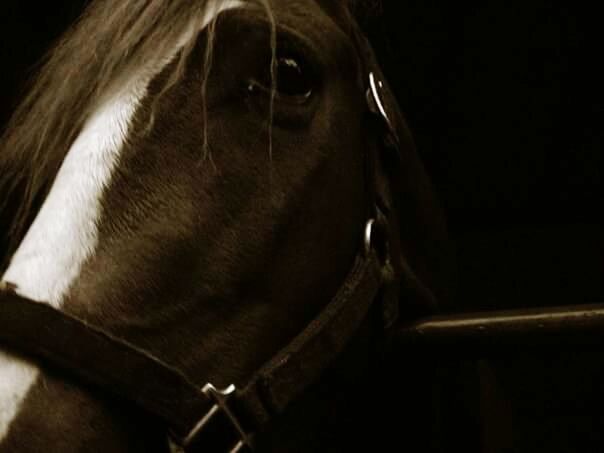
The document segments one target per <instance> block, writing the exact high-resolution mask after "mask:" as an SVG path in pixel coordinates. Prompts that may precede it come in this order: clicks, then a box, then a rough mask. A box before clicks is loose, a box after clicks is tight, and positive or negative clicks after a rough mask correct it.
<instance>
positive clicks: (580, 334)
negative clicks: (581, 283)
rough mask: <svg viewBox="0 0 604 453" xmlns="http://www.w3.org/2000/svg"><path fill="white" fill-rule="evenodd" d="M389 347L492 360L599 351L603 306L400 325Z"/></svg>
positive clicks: (471, 315)
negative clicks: (506, 355) (507, 356)
mask: <svg viewBox="0 0 604 453" xmlns="http://www.w3.org/2000/svg"><path fill="white" fill-rule="evenodd" d="M393 346H394V347H395V348H397V349H402V348H404V349H403V350H404V351H406V352H410V353H420V354H424V353H429V354H430V353H437V354H440V353H442V354H448V355H453V356H457V357H458V356H479V357H491V356H493V355H498V354H509V353H513V354H522V353H533V352H547V351H548V350H549V351H552V352H560V350H561V349H568V348H572V349H577V350H582V351H584V350H585V349H586V348H588V349H589V348H593V350H594V351H596V350H598V351H602V347H603V346H604V304H595V305H577V306H567V307H544V308H538V309H526V310H509V311H491V312H478V313H466V314H456V315H451V316H434V317H430V318H426V319H423V320H419V321H416V322H414V323H412V324H408V325H404V326H403V327H402V328H400V329H399V330H398V331H397V332H396V334H395V337H394V343H393Z"/></svg>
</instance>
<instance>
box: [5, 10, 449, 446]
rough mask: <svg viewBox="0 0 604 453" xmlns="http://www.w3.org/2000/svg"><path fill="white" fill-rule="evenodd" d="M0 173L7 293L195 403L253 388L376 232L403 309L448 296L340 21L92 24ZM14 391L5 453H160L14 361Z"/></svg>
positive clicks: (68, 40)
mask: <svg viewBox="0 0 604 453" xmlns="http://www.w3.org/2000/svg"><path fill="white" fill-rule="evenodd" d="M393 141H395V142H396V143H393ZM385 142H390V143H385ZM384 149H386V151H384ZM1 152H2V154H0V166H1V167H2V168H3V171H2V177H1V179H0V186H1V187H2V188H3V192H2V193H3V196H5V195H4V194H6V200H3V201H5V203H4V205H3V206H4V207H5V208H6V207H7V206H8V204H9V203H8V201H9V200H13V202H14V200H18V207H17V208H16V210H15V211H16V214H15V215H14V216H12V217H11V222H10V225H9V231H10V233H11V238H12V244H13V246H12V247H11V248H10V250H11V253H10V255H9V256H10V260H9V261H7V263H6V266H5V268H6V269H5V273H4V275H3V278H2V280H3V282H4V283H3V284H4V286H5V287H10V288H11V289H12V290H13V291H14V292H16V294H18V295H19V296H21V297H24V298H28V299H32V300H35V301H38V302H42V303H44V304H49V305H51V306H52V307H53V308H54V309H56V310H58V311H60V312H62V313H65V314H68V315H70V316H73V317H74V318H77V319H79V320H82V322H84V323H86V324H87V325H91V326H95V328H98V329H100V330H102V331H103V332H106V333H107V334H109V335H110V336H111V337H112V338H118V339H120V340H121V341H124V342H126V343H127V344H130V345H135V346H136V348H137V349H138V350H143V351H146V353H148V354H149V355H150V356H152V357H155V358H157V359H158V360H160V361H161V362H162V363H165V364H167V365H168V366H169V367H171V368H173V369H177V370H179V371H180V372H181V373H182V374H183V375H184V376H186V377H187V379H188V380H189V381H190V382H193V383H196V384H199V386H200V387H201V386H202V385H203V384H205V383H206V382H211V383H213V384H215V385H216V387H227V386H228V385H230V384H235V386H237V387H245V385H246V382H247V381H248V379H249V378H250V376H251V375H253V374H254V372H255V371H256V370H257V369H259V368H261V367H262V365H263V364H264V363H265V362H267V361H268V360H269V359H270V358H271V357H272V356H274V355H275V353H276V352H277V351H278V350H279V349H281V348H282V347H284V346H285V345H287V344H288V343H289V342H290V341H292V339H294V338H295V337H296V335H298V334H299V333H300V332H301V331H302V330H303V329H304V328H305V327H306V326H308V325H309V323H311V322H312V320H313V319H314V318H315V317H316V316H317V313H318V312H319V311H320V310H321V309H322V308H323V307H324V306H325V305H326V304H327V303H328V302H329V301H330V300H331V299H332V298H333V296H334V294H336V293H337V292H338V290H339V288H340V287H341V286H342V282H344V281H345V280H346V278H347V275H349V271H350V268H351V266H352V265H353V263H354V261H355V257H356V256H357V255H358V254H359V250H361V249H362V248H363V236H364V233H365V232H366V229H367V227H368V226H371V223H369V224H368V221H369V220H370V219H373V220H374V221H375V225H377V224H378V223H380V224H381V226H382V227H383V229H384V231H385V233H384V236H386V239H387V242H388V247H387V251H383V250H382V252H381V255H387V256H386V257H385V258H384V256H382V259H383V260H385V261H387V263H386V265H387V267H388V269H389V271H390V272H391V273H392V274H393V275H395V276H396V277H397V278H395V279H392V280H396V281H395V283H397V286H396V288H397V291H398V289H399V286H401V287H403V288H407V289H408V288H409V287H411V286H413V285H414V284H417V285H418V287H420V288H423V289H419V290H417V288H416V289H415V290H413V291H415V292H414V294H417V293H418V292H419V293H422V291H423V290H425V289H426V288H428V290H426V291H424V292H426V293H430V292H436V293H438V292H439V291H440V289H439V285H440V283H439V279H440V277H441V274H442V272H441V271H442V267H443V265H442V264H441V262H442V261H441V259H440V256H441V252H442V249H441V246H442V244H443V241H444V229H443V227H442V221H441V218H440V214H439V211H438V208H437V206H436V203H435V202H434V199H433V197H432V195H431V192H430V188H429V183H428V181H427V178H426V176H425V173H424V171H423V168H422V165H421V163H420V161H419V158H418V156H417V154H416V152H415V150H414V148H413V143H412V140H411V138H410V135H409V133H408V131H407V129H406V127H405V125H404V122H403V120H402V116H401V114H400V112H399V110H398V107H397V105H396V103H395V102H394V101H393V97H392V94H391V93H390V91H389V89H388V87H387V85H386V82H385V80H384V78H383V76H382V74H381V72H380V70H379V67H378V66H377V63H376V62H375V59H374V56H373V53H372V51H371V49H370V47H369V45H368V43H367V41H366V39H365V38H364V37H363V36H362V35H361V33H360V31H359V28H358V26H357V25H356V23H355V22H354V19H353V14H352V12H351V5H350V2H348V1H344V0H275V1H271V2H268V1H264V0H263V1H260V0H259V1H243V0H233V1H231V0H225V1H219V0H209V1H202V0H196V1H190V0H186V1H185V0H178V1H173V2H164V1H159V0H158V1H155V0H147V1H137V0H119V1H118V0H106V1H96V2H93V3H92V4H91V6H90V7H89V8H88V11H87V12H86V14H85V15H84V16H83V17H82V19H81V21H80V22H79V23H78V24H77V25H76V26H75V27H74V29H73V30H71V31H70V32H69V33H68V34H67V36H66V37H65V38H64V39H63V41H62V42H61V43H60V44H59V46H58V47H57V48H56V49H55V50H54V52H53V53H52V54H51V56H50V58H49V61H48V63H47V65H46V67H45V69H44V71H43V73H42V74H41V76H40V78H39V79H38V81H37V83H36V84H35V85H34V88H33V91H32V94H31V95H30V96H29V97H28V98H27V99H26V100H25V102H24V104H23V107H21V109H19V110H18V111H17V112H16V114H15V117H14V119H13V121H12V123H11V124H10V125H9V128H8V129H7V132H6V134H5V137H4V141H3V142H2V149H1ZM7 231H8V230H7ZM366 245H367V244H366ZM401 276H402V277H404V278H406V280H404V282H403V284H402V285H400V281H401ZM410 291H411V290H410ZM413 291H411V292H413ZM397 295H398V293H397ZM395 299H396V300H397V302H398V297H395ZM407 299H414V297H410V298H409V297H408V298H407ZM415 299H417V300H419V302H418V306H419V305H421V303H423V301H425V300H428V299H429V297H426V298H422V297H420V296H417V297H416V298H415ZM415 299H414V300H415ZM414 309H415V308H414ZM410 310H412V307H411V302H409V301H408V305H407V312H409V311H410ZM401 312H402V313H405V309H404V308H402V309H401ZM26 321H27V320H24V322H26ZM363 332H364V334H363V335H365V334H367V331H366V330H363ZM52 334H53V335H57V336H60V335H62V332H60V331H57V332H53V333H52ZM359 335H360V334H359ZM69 342H71V343H72V347H73V348H74V349H75V350H77V349H78V347H80V346H79V344H78V343H79V339H78V338H77V337H73V338H69ZM99 360H105V359H104V358H99ZM357 365H358V364H357ZM111 366H112V367H114V368H115V369H117V370H119V369H120V367H122V366H123V364H122V363H111ZM148 378H149V380H152V379H153V376H149V377H148ZM0 381H1V384H0V450H2V451H5V450H6V451H21V452H28V451H40V450H41V449H43V448H50V449H51V450H52V451H81V450H86V451H165V450H166V449H167V448H168V442H167V440H166V439H167V436H166V435H165V429H163V428H162V426H161V425H159V424H158V423H157V422H156V421H155V419H153V418H151V417H148V416H145V415H144V414H141V413H140V412H139V410H138V409H136V408H134V407H130V406H128V405H124V404H123V403H120V402H118V401H115V400H113V399H111V398H108V397H107V398H106V397H105V396H104V394H103V393H102V392H98V391H96V389H92V388H89V387H88V386H86V385H79V384H78V383H77V382H73V381H71V380H69V379H66V378H65V376H64V375H63V373H62V372H61V371H59V370H58V369H55V368H53V367H52V366H50V367H46V366H42V367H40V366H39V365H36V364H34V363H33V362H31V361H30V359H25V358H24V357H22V356H20V355H17V354H16V353H15V352H14V351H10V352H9V351H6V352H4V353H1V355H0ZM301 407H304V403H302V406H301ZM149 424H151V425H152V426H154V427H156V428H154V429H149ZM265 437H268V438H277V437H278V436H277V435H276V434H275V433H274V430H273V432H271V430H267V434H266V435H265ZM265 443H266V444H267V445H273V446H274V448H277V449H279V448H281V449H282V448H283V445H281V446H280V447H279V444H278V442H276V441H275V442H271V441H266V442H265Z"/></svg>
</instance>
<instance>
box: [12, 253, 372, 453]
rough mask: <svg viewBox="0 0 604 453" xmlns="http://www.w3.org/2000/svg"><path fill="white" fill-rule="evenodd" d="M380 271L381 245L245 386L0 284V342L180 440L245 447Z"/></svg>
mask: <svg viewBox="0 0 604 453" xmlns="http://www.w3.org/2000/svg"><path fill="white" fill-rule="evenodd" d="M381 274H382V265H381V262H380V259H379V258H378V256H377V253H376V252H375V251H374V250H373V249H370V251H369V253H368V254H366V253H365V251H362V252H360V253H359V254H358V255H357V257H356V259H355V262H354V265H353V267H352V269H351V271H350V272H349V274H348V276H347V277H346V280H345V281H344V283H343V285H342V286H341V287H340V289H339V291H338V292H337V293H336V295H335V296H334V297H333V299H332V300H331V301H330V302H329V303H328V304H327V305H326V306H325V307H324V309H323V310H322V311H321V313H320V314H319V316H318V317H317V318H315V319H314V320H313V321H312V322H311V323H310V324H309V325H308V326H307V327H306V328H305V329H304V330H303V331H302V333H300V334H299V335H298V336H297V337H296V338H295V339H294V340H293V341H292V342H291V343H290V344H289V345H288V346H286V347H285V348H284V349H282V350H281V351H280V352H279V353H277V354H276V355H275V356H274V357H273V358H272V359H271V360H270V361H269V362H268V363H267V364H266V365H265V366H264V367H262V368H261V369H260V370H259V371H258V372H257V373H256V374H255V375H254V376H253V377H252V378H251V379H250V381H249V382H248V384H247V385H246V387H245V388H243V389H242V390H237V391H235V392H233V393H231V394H230V395H228V396H226V395H223V394H222V393H220V392H219V391H216V390H215V389H213V387H211V386H210V387H208V386H206V387H205V388H203V389H201V388H199V387H198V386H197V385H195V384H194V383H192V382H191V381H190V380H189V379H187V377H185V376H184V375H183V374H182V373H181V372H179V371H178V370H176V369H175V368H173V367H171V366H169V365H167V364H165V363H163V362H162V361H160V360H159V359H157V358H155V357H153V356H152V355H150V354H149V353H147V352H145V351H142V350H140V349H138V348H137V347H136V346H134V345H131V344H129V343H126V342H125V341H123V340H120V339H118V338H115V337H113V336H112V335H111V334H109V333H107V332H104V331H102V330H100V329H98V328H96V327H94V326H91V325H89V324H87V323H86V322H85V321H83V320H81V319H78V318H76V317H73V316H71V315H69V314H66V313H63V312H60V311H58V310H56V309H54V308H53V307H51V306H49V305H46V304H42V303H39V302H34V301H32V300H29V299H25V298H23V297H20V296H18V295H16V294H15V293H13V292H10V291H4V292H1V293H0V343H2V344H4V345H6V346H9V347H11V348H14V349H15V350H16V351H17V352H19V353H23V354H26V355H29V356H32V357H33V358H35V359H38V360H41V361H42V363H44V364H47V365H50V366H54V367H57V368H59V369H60V370H62V371H64V372H67V373H68V374H69V375H71V376H73V377H75V378H76V379H78V380H80V381H82V382H83V383H86V384H89V385H92V386H94V387H96V388H98V389H100V390H101V391H104V392H107V393H109V394H110V395H113V396H116V397H118V398H121V399H125V400H127V401H130V402H132V403H134V404H136V405H137V406H138V407H139V408H141V409H143V410H144V411H146V412H149V413H151V414H153V415H154V416H157V417H158V418H160V419H161V420H162V421H163V422H165V423H166V425H167V426H168V427H169V430H170V432H171V434H172V437H173V439H174V440H175V442H176V443H177V444H179V445H181V446H182V448H183V450H186V451H196V450H197V447H200V446H202V445H203V446H204V447H211V448H212V450H210V451H239V450H241V449H242V448H243V447H249V446H250V445H251V439H250V438H249V437H248V433H249V432H252V431H254V430H256V429H258V428H259V427H261V426H262V425H263V424H265V423H266V422H268V421H269V419H270V418H271V417H272V416H273V415H276V414H278V413H280V412H281V411H283V410H284V409H285V407H286V406H287V405H288V404H289V403H290V402H291V401H292V400H293V399H295V398H296V397H297V396H298V395H299V394H300V393H301V392H302V391H303V390H304V389H305V388H307V387H308V386H309V385H310V384H311V383H312V382H314V381H315V380H316V379H317V378H318V377H319V375H320V374H321V372H322V371H323V370H324V369H325V368H326V367H327V365H328V364H329V363H330V362H332V361H333V360H334V359H335V357H336V356H337V355H338V354H339V352H340V351H341V350H342V349H343V348H344V346H345V345H346V343H347V342H348V340H349V339H350V338H351V337H352V336H353V335H354V333H355V332H356V331H357V329H358V327H359V326H360V324H361V323H362V321H363V320H364V319H365V316H366V315H367V312H368V311H369V308H370V306H371V305H372V303H373V301H374V299H375V298H376V295H377V293H378V291H379V288H380V286H381V284H382V275H381ZM74 342H77V345H74ZM116 363H118V364H119V367H115V364H116ZM201 428H203V429H201Z"/></svg>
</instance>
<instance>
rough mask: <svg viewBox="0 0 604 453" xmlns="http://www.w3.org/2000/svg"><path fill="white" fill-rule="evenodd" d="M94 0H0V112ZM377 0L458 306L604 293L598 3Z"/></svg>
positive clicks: (374, 24) (379, 38)
mask: <svg viewBox="0 0 604 453" xmlns="http://www.w3.org/2000/svg"><path fill="white" fill-rule="evenodd" d="M86 3H87V2H86V1H84V0H62V1H53V2H40V3H37V4H36V5H35V8H33V5H32V4H31V3H30V2H23V1H17V0H5V1H3V2H2V7H1V9H0V11H1V12H2V13H1V20H2V22H1V23H0V61H2V71H1V72H0V123H4V121H6V119H7V118H8V116H9V115H10V112H11V111H12V109H13V107H14V106H15V103H16V102H17V101H18V99H19V96H20V94H21V93H22V92H23V90H24V81H25V80H26V79H27V78H29V77H30V76H31V75H32V74H34V73H35V67H36V66H35V63H36V62H37V61H38V60H39V58H40V57H41V55H42V53H43V52H44V50H45V49H46V48H47V47H48V46H49V45H50V44H51V43H52V42H53V40H55V39H56V38H57V37H58V36H59V34H60V33H61V32H62V31H63V30H64V29H65V28H66V26H67V25H68V24H69V23H71V22H72V21H73V20H74V19H75V18H76V17H77V15H78V14H79V13H80V12H81V10H82V8H83V5H85V4H86ZM382 4H383V6H382V7H381V8H376V9H375V10H373V11H372V13H371V15H367V16H366V19H365V22H366V24H365V25H366V27H367V28H368V30H369V32H370V35H371V38H372V40H373V42H374V45H375V46H376V49H377V52H378V55H379V57H380V60H381V62H382V65H383V66H384V71H385V73H386V75H387V76H388V78H389V80H390V82H391V84H392V85H393V86H394V89H395V91H396V93H397V95H398V97H399V100H400V104H401V106H402V108H403V110H404V111H405V113H406V116H407V118H408V121H409V123H410V126H411V129H412V131H413V132H414V134H415V137H416V140H417V143H418V147H419V149H420V152H421V154H422V155H423V158H424V160H425V162H426V165H427V167H428V170H429V172H430V174H431V176H432V179H433V181H434V184H435V185H436V188H437V190H438V193H439V196H440V199H441V200H442V203H443V205H444V207H445V209H446V212H447V216H448V218H449V225H450V229H451V232H452V236H453V238H454V240H455V242H456V245H457V255H458V279H457V280H458V282H459V288H458V294H459V297H460V301H459V302H458V303H457V304H456V305H457V306H458V307H463V308H464V309H465V308H472V309H478V308H502V307H522V306H529V305H530V306H534V305H553V304H575V303H584V302H594V301H598V300H601V301H604V283H603V280H604V279H603V278H602V276H603V275H604V246H603V242H604V241H603V235H602V234H601V233H602V223H601V218H602V203H601V200H602V168H603V165H602V145H603V144H604V143H603V138H604V133H603V131H604V125H603V123H602V122H603V121H604V96H603V90H602V83H603V82H602V81H603V80H604V71H603V70H602V68H601V67H600V65H599V64H598V62H599V60H601V59H602V49H601V43H602V41H604V39H602V36H601V34H600V33H599V32H598V31H599V30H598V23H597V21H598V19H597V18H598V17H599V15H598V12H597V11H595V10H594V9H589V8H587V7H584V6H572V5H569V4H566V3H565V4H562V3H561V2H560V3H557V2H551V1H545V0H530V1H520V0H513V1H491V2H487V3H483V2H472V1H470V2H463V3H460V2H448V1H444V0H441V1H430V0H422V1H419V0H415V1H386V2H383V3H382ZM34 10H35V14H34V13H33V11H34Z"/></svg>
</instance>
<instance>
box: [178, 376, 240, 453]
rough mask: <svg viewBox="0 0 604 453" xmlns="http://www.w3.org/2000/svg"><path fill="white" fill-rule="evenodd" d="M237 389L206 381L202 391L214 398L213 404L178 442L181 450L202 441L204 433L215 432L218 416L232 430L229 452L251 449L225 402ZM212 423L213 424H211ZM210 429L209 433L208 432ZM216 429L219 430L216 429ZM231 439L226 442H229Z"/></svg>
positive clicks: (218, 421)
mask: <svg viewBox="0 0 604 453" xmlns="http://www.w3.org/2000/svg"><path fill="white" fill-rule="evenodd" d="M236 390H237V389H236V388H235V386H234V385H232V384H231V385H229V386H228V387H227V388H226V389H217V388H216V387H214V386H213V385H212V384H210V383H207V384H206V385H205V386H204V387H203V388H202V392H203V393H205V394H206V395H207V396H208V397H210V398H211V399H213V400H214V405H213V406H212V408H211V409H210V411H209V412H208V413H207V414H206V415H204V416H203V417H202V418H201V420H199V422H197V424H196V425H195V426H194V427H193V429H192V430H191V432H190V433H189V434H188V435H187V436H186V437H185V438H184V440H183V441H182V442H180V443H179V444H180V445H179V447H180V449H181V451H183V452H185V451H189V449H190V448H191V447H193V448H194V446H195V445H197V444H198V442H199V443H203V439H202V438H203V437H204V435H207V434H209V435H210V436H211V435H212V434H213V433H215V432H216V429H217V427H218V426H219V425H218V424H219V423H220V422H221V420H219V418H220V417H222V418H223V420H222V423H223V425H224V424H226V425H227V426H229V427H230V428H231V430H232V432H233V437H234V439H233V441H232V442H233V443H232V445H229V446H227V447H226V448H227V450H226V451H228V452H229V453H240V452H245V451H252V445H251V439H250V437H249V436H248V435H247V434H246V432H245V430H244V429H243V428H242V426H241V424H240V423H239V420H237V417H235V415H234V414H233V412H232V411H231V410H230V408H229V406H228V404H227V402H228V399H229V397H230V396H232V395H233V394H234V393H235V391H236ZM212 425H214V426H212ZM208 431H210V433H208ZM218 431H220V430H219V429H218ZM230 440H231V439H228V440H227V442H229V443H230Z"/></svg>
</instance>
